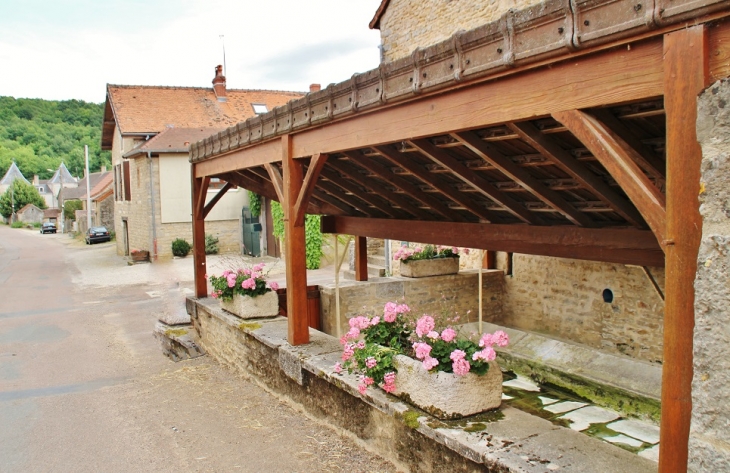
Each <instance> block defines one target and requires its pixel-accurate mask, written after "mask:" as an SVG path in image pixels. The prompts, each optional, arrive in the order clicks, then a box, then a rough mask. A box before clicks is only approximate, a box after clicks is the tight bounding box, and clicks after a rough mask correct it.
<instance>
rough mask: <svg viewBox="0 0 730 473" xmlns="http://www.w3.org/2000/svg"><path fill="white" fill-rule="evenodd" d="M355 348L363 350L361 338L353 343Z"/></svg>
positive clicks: (363, 344) (363, 343) (363, 345)
mask: <svg viewBox="0 0 730 473" xmlns="http://www.w3.org/2000/svg"><path fill="white" fill-rule="evenodd" d="M355 348H357V349H358V350H363V349H364V348H365V342H364V341H363V340H360V341H359V342H357V343H356V344H355Z"/></svg>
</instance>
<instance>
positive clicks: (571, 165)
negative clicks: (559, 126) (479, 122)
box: [508, 122, 644, 227]
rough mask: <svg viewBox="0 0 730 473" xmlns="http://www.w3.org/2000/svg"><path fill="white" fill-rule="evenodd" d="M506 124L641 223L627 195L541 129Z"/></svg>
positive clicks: (636, 221)
mask: <svg viewBox="0 0 730 473" xmlns="http://www.w3.org/2000/svg"><path fill="white" fill-rule="evenodd" d="M508 126H509V127H510V129H511V130H513V131H514V132H515V133H516V134H517V135H518V136H519V137H520V138H521V139H522V140H524V141H525V142H526V143H527V144H529V145H530V146H532V147H533V148H535V150H537V151H538V152H539V153H540V154H542V155H543V156H544V157H545V158H547V159H548V160H550V161H551V162H552V163H554V164H556V165H557V166H558V167H560V168H561V169H562V170H563V171H565V172H566V173H568V174H569V175H570V176H572V177H573V178H574V179H576V180H577V181H579V182H580V183H581V184H582V185H583V186H585V187H586V188H588V189H590V191H591V192H593V193H594V194H595V195H596V196H598V198H600V199H601V200H602V201H604V202H605V203H606V204H608V205H609V206H610V207H611V208H612V209H613V210H615V211H616V213H618V214H619V215H621V216H622V217H623V218H625V219H626V220H628V221H629V222H630V223H631V224H632V225H634V226H636V227H643V226H644V220H643V219H642V218H641V214H640V213H639V212H638V211H637V210H636V209H635V208H634V207H633V206H632V205H631V204H630V203H629V202H628V201H627V200H626V199H624V198H623V197H622V196H620V195H619V194H618V193H617V192H616V191H614V190H613V189H611V187H610V186H609V185H608V184H606V183H605V182H603V181H602V180H601V179H600V178H599V177H598V176H596V175H595V174H593V173H591V172H590V171H589V170H588V169H586V167H585V166H584V165H583V164H581V163H580V162H579V161H578V160H577V159H575V158H574V157H573V156H571V154H570V153H569V152H568V151H566V150H564V149H563V148H561V147H560V146H558V145H557V144H556V143H555V142H554V141H552V140H551V139H549V138H548V137H546V136H545V135H544V134H543V133H541V132H540V130H538V129H537V128H536V127H535V126H534V125H533V124H532V123H530V122H520V123H510V124H508Z"/></svg>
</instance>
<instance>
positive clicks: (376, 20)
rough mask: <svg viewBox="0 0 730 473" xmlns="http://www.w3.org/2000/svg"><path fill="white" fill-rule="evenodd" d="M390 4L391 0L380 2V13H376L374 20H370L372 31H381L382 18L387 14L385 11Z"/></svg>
mask: <svg viewBox="0 0 730 473" xmlns="http://www.w3.org/2000/svg"><path fill="white" fill-rule="evenodd" d="M389 3H390V0H383V1H382V2H380V6H379V7H378V11H376V12H375V16H373V19H372V20H370V25H368V26H370V29H371V30H379V29H380V18H382V16H383V13H385V10H386V9H387V8H388V4H389Z"/></svg>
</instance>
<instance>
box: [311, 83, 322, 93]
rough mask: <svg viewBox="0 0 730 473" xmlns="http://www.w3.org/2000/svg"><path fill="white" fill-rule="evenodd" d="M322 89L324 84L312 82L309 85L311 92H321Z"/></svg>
mask: <svg viewBox="0 0 730 473" xmlns="http://www.w3.org/2000/svg"><path fill="white" fill-rule="evenodd" d="M320 90H322V86H321V85H320V84H310V85H309V91H310V92H319V91H320Z"/></svg>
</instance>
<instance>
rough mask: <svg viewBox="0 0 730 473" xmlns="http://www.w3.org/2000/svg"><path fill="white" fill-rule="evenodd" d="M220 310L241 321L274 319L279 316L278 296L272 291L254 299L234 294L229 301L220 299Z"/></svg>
mask: <svg viewBox="0 0 730 473" xmlns="http://www.w3.org/2000/svg"><path fill="white" fill-rule="evenodd" d="M220 303H221V309H223V310H227V311H228V312H230V313H232V314H233V315H236V316H238V317H240V318H242V319H255V318H260V317H276V316H277V315H279V296H278V295H277V294H276V292H274V291H269V292H267V293H265V294H262V295H260V296H256V297H250V296H242V295H240V294H235V295H234V296H233V299H231V300H230V301H224V300H222V299H221V301H220Z"/></svg>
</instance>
